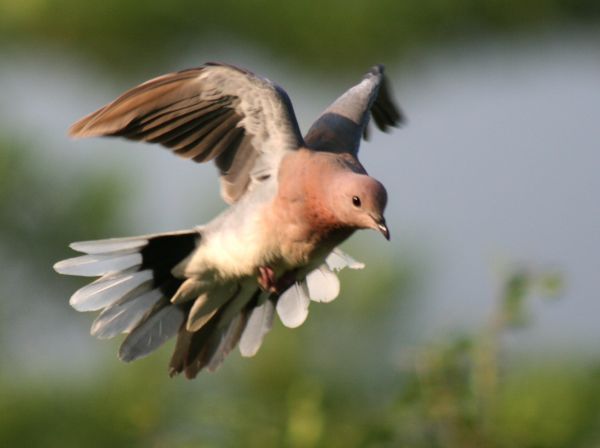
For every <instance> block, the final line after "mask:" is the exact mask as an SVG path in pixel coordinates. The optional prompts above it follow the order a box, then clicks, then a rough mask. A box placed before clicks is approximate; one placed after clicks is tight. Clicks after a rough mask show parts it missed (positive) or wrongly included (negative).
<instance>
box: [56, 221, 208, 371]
mask: <svg viewBox="0 0 600 448" xmlns="http://www.w3.org/2000/svg"><path fill="white" fill-rule="evenodd" d="M200 240H201V234H200V233H199V232H198V231H196V230H186V231H180V232H172V233H163V234H155V235H145V236H136V237H131V238H112V239H107V240H98V241H85V242H78V243H73V244H71V248H72V249H74V250H77V251H79V252H83V253H85V254H86V255H82V256H79V257H75V258H70V259H67V260H63V261H60V262H58V263H56V264H55V265H54V269H55V270H56V271H57V272H59V273H61V274H66V275H81V276H99V277H100V278H99V279H97V280H96V281H94V282H92V283H90V284H89V285H87V286H84V287H83V288H81V289H79V290H78V291H76V292H75V294H73V295H72V296H71V299H70V304H71V306H73V308H75V309H76V310H77V311H101V313H100V314H99V315H98V317H97V318H96V320H95V321H94V323H93V324H92V328H91V334H92V335H94V336H97V337H99V338H112V337H114V336H117V335H118V334H121V333H126V334H127V337H126V338H125V340H124V341H123V343H122V345H121V347H120V349H119V358H120V359H122V360H123V361H133V360H134V359H137V358H140V357H142V356H146V355H148V354H149V353H151V352H152V351H154V350H156V349H157V348H158V347H160V346H161V345H162V344H163V343H164V342H165V341H167V340H168V339H170V338H171V337H173V336H175V335H176V334H177V333H178V331H179V330H180V328H181V327H182V325H183V323H184V321H185V317H186V315H187V309H186V308H188V305H187V304H173V303H171V297H172V296H173V295H174V294H175V292H176V291H177V290H178V289H179V287H180V286H181V284H182V283H183V280H182V279H178V278H175V277H174V276H173V275H172V273H171V270H172V268H173V267H174V266H175V265H176V264H178V263H179V262H180V261H182V260H183V259H184V258H186V257H187V256H188V255H189V254H190V253H191V252H192V251H193V250H194V249H195V248H196V246H197V245H198V244H199V242H200Z"/></svg>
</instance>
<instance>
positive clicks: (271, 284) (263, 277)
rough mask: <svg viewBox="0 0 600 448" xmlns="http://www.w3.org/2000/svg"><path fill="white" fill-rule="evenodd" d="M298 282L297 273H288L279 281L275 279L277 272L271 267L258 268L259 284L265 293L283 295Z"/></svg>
mask: <svg viewBox="0 0 600 448" xmlns="http://www.w3.org/2000/svg"><path fill="white" fill-rule="evenodd" d="M295 281H296V271H290V272H286V273H285V274H283V275H282V276H281V278H280V279H279V280H277V279H276V278H275V271H273V269H272V268H271V267H270V266H260V267H259V268H258V284H259V285H260V287H261V288H262V290H263V291H267V292H270V293H273V294H281V293H282V292H283V291H285V290H286V289H288V288H289V287H290V286H292V284H293V283H294V282H295Z"/></svg>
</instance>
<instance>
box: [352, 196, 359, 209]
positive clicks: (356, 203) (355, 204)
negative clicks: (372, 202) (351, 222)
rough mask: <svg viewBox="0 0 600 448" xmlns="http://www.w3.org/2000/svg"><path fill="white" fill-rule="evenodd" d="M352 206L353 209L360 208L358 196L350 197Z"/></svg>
mask: <svg viewBox="0 0 600 448" xmlns="http://www.w3.org/2000/svg"><path fill="white" fill-rule="evenodd" d="M352 204H354V206H355V207H360V198H359V197H358V196H352Z"/></svg>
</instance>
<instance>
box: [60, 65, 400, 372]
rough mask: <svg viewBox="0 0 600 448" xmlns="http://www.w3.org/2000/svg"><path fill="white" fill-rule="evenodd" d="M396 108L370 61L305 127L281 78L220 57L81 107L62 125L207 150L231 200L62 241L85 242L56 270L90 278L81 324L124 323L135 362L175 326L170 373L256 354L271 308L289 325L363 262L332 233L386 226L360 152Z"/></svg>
mask: <svg viewBox="0 0 600 448" xmlns="http://www.w3.org/2000/svg"><path fill="white" fill-rule="evenodd" d="M371 117H372V118H373V121H374V122H375V124H376V126H377V127H378V128H379V129H381V130H383V131H386V130H387V129H388V128H389V127H390V126H393V127H397V126H398V125H399V124H400V123H401V122H402V120H403V117H402V114H401V112H400V110H399V108H398V107H397V106H396V105H395V103H394V101H393V98H392V95H391V91H390V87H389V85H388V83H387V80H386V78H385V76H384V72H383V66H375V67H373V68H372V69H371V71H369V73H367V74H366V75H365V77H364V78H363V79H362V81H361V82H360V83H359V84H357V85H356V86H354V87H352V88H351V89H349V90H348V91H347V92H346V93H344V94H343V95H342V96H341V97H340V98H338V99H337V100H336V101H335V102H334V103H333V104H331V106H329V107H328V108H327V109H326V110H325V111H324V112H323V114H322V115H321V116H320V117H319V118H318V119H317V120H316V121H315V123H314V124H313V125H312V127H311V128H310V130H309V132H308V133H307V135H306V137H305V138H303V137H302V135H301V133H300V130H299V127H298V123H297V121H296V117H295V115H294V110H293V108H292V104H291V102H290V100H289V98H288V96H287V94H286V93H285V91H284V90H283V89H282V88H280V87H279V86H277V85H275V84H274V83H272V82H271V81H269V80H267V79H265V78H261V77H259V76H257V75H255V74H253V73H251V72H249V71H248V70H244V69H241V68H238V67H234V66H231V65H225V64H217V63H207V64H205V65H204V66H202V67H199V68H195V69H189V70H183V71H180V72H176V73H171V74H167V75H164V76H160V77H158V78H154V79H152V80H150V81H147V82H145V83H143V84H141V85H139V86H137V87H135V88H133V89H131V90H129V91H127V92H125V93H124V94H123V95H121V96H120V97H118V98H117V99H116V100H114V101H113V102H111V103H109V104H107V105H106V106H104V107H103V108H101V109H99V110H97V111H96V112H94V113H92V114H90V115H88V116H86V117H84V118H82V119H81V120H79V121H78V122H77V123H75V124H74V125H73V126H72V127H71V129H70V135H71V136H73V137H93V136H117V137H124V138H128V139H133V140H143V141H147V142H150V143H160V144H161V145H163V146H165V147H167V148H169V149H171V150H172V151H173V152H174V153H175V154H177V155H179V156H181V157H185V158H188V159H192V160H194V161H195V162H207V161H211V160H214V162H215V164H216V166H217V168H218V169H219V174H220V179H221V194H222V196H223V199H224V200H225V201H226V202H227V203H228V204H230V207H229V208H228V209H227V210H226V211H225V212H223V213H222V214H220V215H219V216H217V217H216V218H215V219H213V220H212V221H210V222H208V223H207V224H205V225H202V226H198V227H196V228H194V229H191V230H184V231H178V232H170V233H160V234H153V235H144V236H137V237H131V238H113V239H107V240H99V241H87V242H78V243H72V244H71V248H72V249H74V250H76V251H79V252H82V253H84V254H85V255H82V256H79V257H76V258H71V259H68V260H64V261H61V262H58V263H56V264H55V265H54V269H55V270H56V271H57V272H59V273H61V274H67V275H81V276H93V277H100V278H99V279H97V280H96V281H94V282H93V283H91V284H89V285H87V286H85V287H83V288H81V289H79V290H78V291H77V292H75V294H73V296H72V297H71V300H70V303H71V305H72V306H73V307H74V308H75V309H76V310H78V311H95V310H101V313H100V314H99V316H98V317H97V318H96V320H95V321H94V324H93V325H92V334H93V335H95V336H97V337H100V338H111V337H114V336H116V335H117V334H120V333H126V334H127V336H126V338H125V340H124V341H123V343H122V345H121V348H120V350H119V357H120V358H121V359H122V360H124V361H132V360H134V359H136V358H139V357H141V356H145V355H147V354H149V353H150V352H152V351H153V350H155V349H156V348H158V347H159V346H160V345H161V344H162V343H164V342H165V341H166V340H168V339H169V338H171V337H173V336H177V342H176V345H175V350H174V353H173V356H172V358H171V362H170V374H171V375H174V374H177V373H180V372H184V373H185V375H186V376H187V377H188V378H193V377H195V376H196V375H197V374H198V372H199V371H200V370H202V369H203V368H206V369H208V370H210V371H212V370H215V369H216V368H217V367H218V366H219V365H220V364H221V362H222V361H223V359H224V358H225V356H226V355H227V354H228V353H229V352H230V351H231V350H233V349H234V348H235V346H236V345H238V343H239V346H240V352H241V353H242V355H243V356H253V355H254V354H256V352H257V351H258V349H259V348H260V345H261V344H262V340H263V338H264V336H265V334H266V333H267V332H268V331H269V330H270V328H271V326H272V322H273V317H274V315H275V314H278V315H279V317H280V319H281V321H282V322H283V324H284V325H286V326H288V327H292V328H293V327H297V326H299V325H301V324H302V323H303V322H304V320H305V319H306V317H307V315H308V306H309V303H310V300H313V301H317V302H329V301H331V300H333V299H335V298H336V297H337V295H338V293H339V289H340V285H339V280H338V278H337V275H336V274H335V271H338V270H340V269H343V268H344V267H349V268H351V269H357V268H362V267H363V265H362V264H361V263H358V262H357V261H355V260H354V259H352V258H351V257H350V256H348V255H347V254H345V253H343V252H342V251H341V250H340V249H339V248H337V246H338V245H339V244H341V243H342V242H343V241H344V240H345V239H346V238H348V237H349V236H350V235H351V234H352V233H353V232H354V231H355V230H357V229H367V228H372V229H375V230H378V231H379V232H381V233H382V234H383V235H384V236H385V237H386V238H387V239H389V231H388V228H387V225H386V223H385V219H384V217H383V212H384V209H385V206H386V203H387V193H386V190H385V188H384V187H383V185H382V184H381V183H380V182H378V181H377V180H375V179H373V178H372V177H370V176H368V175H367V172H366V171H365V169H364V168H363V167H362V165H361V164H360V162H359V161H358V158H357V156H358V148H359V144H360V140H361V138H362V137H363V136H365V137H366V135H367V127H368V124H369V121H370V119H371Z"/></svg>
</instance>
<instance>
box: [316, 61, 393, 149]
mask: <svg viewBox="0 0 600 448" xmlns="http://www.w3.org/2000/svg"><path fill="white" fill-rule="evenodd" d="M383 71H384V70H383V65H376V66H375V67H373V68H372V69H371V70H370V71H369V73H367V74H366V75H365V77H364V78H363V80H362V81H361V82H360V83H359V84H357V85H355V86H354V87H352V88H351V89H349V90H348V91H346V92H345V93H344V94H343V95H342V96H340V97H339V98H338V99H337V100H335V101H334V102H333V104H331V105H330V106H329V107H328V108H327V109H325V111H324V112H323V113H322V114H321V116H320V117H319V118H318V119H317V120H316V121H315V122H314V123H313V125H312V126H311V128H310V129H309V131H308V133H307V134H306V138H305V141H306V145H307V146H308V147H309V148H312V149H315V150H318V151H332V152H350V153H352V154H354V155H355V156H356V155H357V154H358V148H359V146H360V140H361V137H363V136H364V137H365V138H366V137H367V127H368V124H369V119H370V117H371V115H372V116H373V119H374V121H375V124H376V125H377V127H378V128H379V129H381V130H382V131H384V132H387V130H388V128H389V127H390V126H393V127H398V126H399V125H400V124H402V122H403V121H404V116H403V114H402V111H401V110H400V108H399V107H398V106H397V105H396V104H395V103H394V99H393V96H392V93H391V90H390V87H389V85H388V81H387V79H386V77H385V75H384V73H383Z"/></svg>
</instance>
